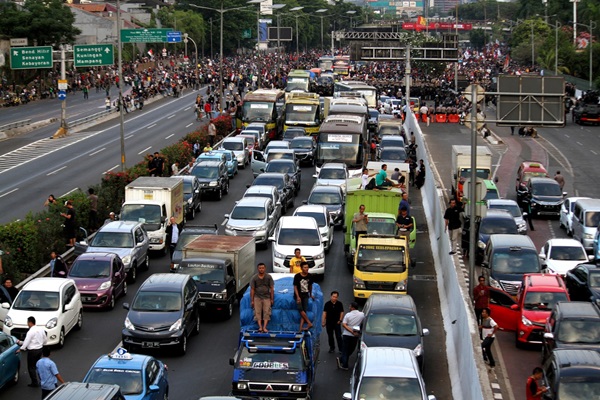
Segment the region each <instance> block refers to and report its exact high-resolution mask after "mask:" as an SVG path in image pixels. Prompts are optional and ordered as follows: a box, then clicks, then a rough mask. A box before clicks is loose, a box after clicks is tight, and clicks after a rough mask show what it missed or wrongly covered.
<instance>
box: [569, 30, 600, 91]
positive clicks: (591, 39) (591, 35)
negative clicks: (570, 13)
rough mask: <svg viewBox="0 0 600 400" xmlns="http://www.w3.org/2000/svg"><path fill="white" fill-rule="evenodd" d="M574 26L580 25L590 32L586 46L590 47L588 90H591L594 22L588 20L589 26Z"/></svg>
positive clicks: (592, 82) (592, 80) (592, 81)
mask: <svg viewBox="0 0 600 400" xmlns="http://www.w3.org/2000/svg"><path fill="white" fill-rule="evenodd" d="M575 25H581V26H585V27H586V28H588V29H589V30H590V40H589V43H588V46H589V47H590V72H589V74H590V76H589V90H592V85H593V84H594V69H593V66H594V64H593V60H594V58H593V57H594V54H593V49H594V46H593V44H594V29H595V28H596V22H595V21H593V20H590V24H589V25H586V24H582V23H581V22H574V23H573V26H575Z"/></svg>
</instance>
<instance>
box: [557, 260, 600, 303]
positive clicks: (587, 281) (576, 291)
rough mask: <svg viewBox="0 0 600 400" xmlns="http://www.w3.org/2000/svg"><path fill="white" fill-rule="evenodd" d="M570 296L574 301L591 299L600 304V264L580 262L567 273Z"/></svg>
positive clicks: (566, 279)
mask: <svg viewBox="0 0 600 400" xmlns="http://www.w3.org/2000/svg"><path fill="white" fill-rule="evenodd" d="M565 283H566V285H567V289H568V290H569V296H570V297H571V300H573V301H575V300H576V301H591V302H592V303H596V304H597V305H599V306H600V266H599V265H597V264H588V263H583V264H579V265H578V266H576V267H575V268H573V269H572V270H570V271H568V272H567V273H566V275H565Z"/></svg>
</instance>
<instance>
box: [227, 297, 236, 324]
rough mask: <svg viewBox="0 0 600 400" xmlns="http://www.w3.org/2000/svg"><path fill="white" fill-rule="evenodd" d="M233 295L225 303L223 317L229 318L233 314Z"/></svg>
mask: <svg viewBox="0 0 600 400" xmlns="http://www.w3.org/2000/svg"><path fill="white" fill-rule="evenodd" d="M234 299H235V297H232V298H231V301H229V303H227V309H226V310H225V319H230V318H231V317H232V316H233V303H234V302H235V300H234Z"/></svg>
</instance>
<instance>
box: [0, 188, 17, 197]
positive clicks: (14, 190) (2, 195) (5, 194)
mask: <svg viewBox="0 0 600 400" xmlns="http://www.w3.org/2000/svg"><path fill="white" fill-rule="evenodd" d="M17 190H19V188H14V189H13V190H11V191H10V192H6V193H3V194H0V198H2V197H4V196H8V195H9V194H11V193H12V192H16V191H17Z"/></svg>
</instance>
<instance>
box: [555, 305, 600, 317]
mask: <svg viewBox="0 0 600 400" xmlns="http://www.w3.org/2000/svg"><path fill="white" fill-rule="evenodd" d="M558 309H560V311H561V312H562V314H567V317H569V318H600V309H598V306H596V305H595V304H594V303H590V302H589V301H559V302H558V303H556V306H555V310H558Z"/></svg>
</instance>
